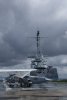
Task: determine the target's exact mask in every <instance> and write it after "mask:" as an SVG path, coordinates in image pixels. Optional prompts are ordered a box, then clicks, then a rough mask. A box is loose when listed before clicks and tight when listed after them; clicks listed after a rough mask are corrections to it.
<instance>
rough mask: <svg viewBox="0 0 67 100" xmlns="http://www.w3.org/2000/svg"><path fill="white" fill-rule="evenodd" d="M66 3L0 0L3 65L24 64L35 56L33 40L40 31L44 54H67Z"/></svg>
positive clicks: (52, 0)
mask: <svg viewBox="0 0 67 100" xmlns="http://www.w3.org/2000/svg"><path fill="white" fill-rule="evenodd" d="M66 12H67V1H66V0H64V1H63V0H58V1H56V0H51V1H50V0H11V1H9V0H0V65H1V66H8V65H15V64H18V63H21V60H22V59H24V58H25V57H26V56H29V55H32V54H35V51H36V44H35V43H36V41H35V39H32V38H29V37H32V36H35V35H36V31H37V30H40V32H41V36H47V37H48V38H47V39H42V40H41V48H42V52H43V54H45V53H46V55H48V56H49V57H51V56H57V57H58V55H67V46H66V42H67V38H66V36H67V34H66V33H65V32H66V31H67V13H66Z"/></svg>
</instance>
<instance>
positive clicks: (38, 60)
mask: <svg viewBox="0 0 67 100" xmlns="http://www.w3.org/2000/svg"><path fill="white" fill-rule="evenodd" d="M41 38H42V37H40V32H39V31H37V34H36V37H35V39H36V46H37V51H36V56H35V58H34V59H33V60H32V61H31V68H34V69H37V70H36V71H32V72H31V73H30V75H32V76H42V77H48V78H51V79H58V74H57V69H56V68H53V66H47V64H46V61H45V57H43V54H42V53H41V51H40V39H41Z"/></svg>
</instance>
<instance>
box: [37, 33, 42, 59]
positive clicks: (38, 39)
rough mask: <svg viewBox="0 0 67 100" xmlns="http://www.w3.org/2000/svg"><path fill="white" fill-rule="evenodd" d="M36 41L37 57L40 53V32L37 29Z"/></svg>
mask: <svg viewBox="0 0 67 100" xmlns="http://www.w3.org/2000/svg"><path fill="white" fill-rule="evenodd" d="M36 42H37V58H39V57H40V55H41V52H40V32H39V31H37V36H36Z"/></svg>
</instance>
